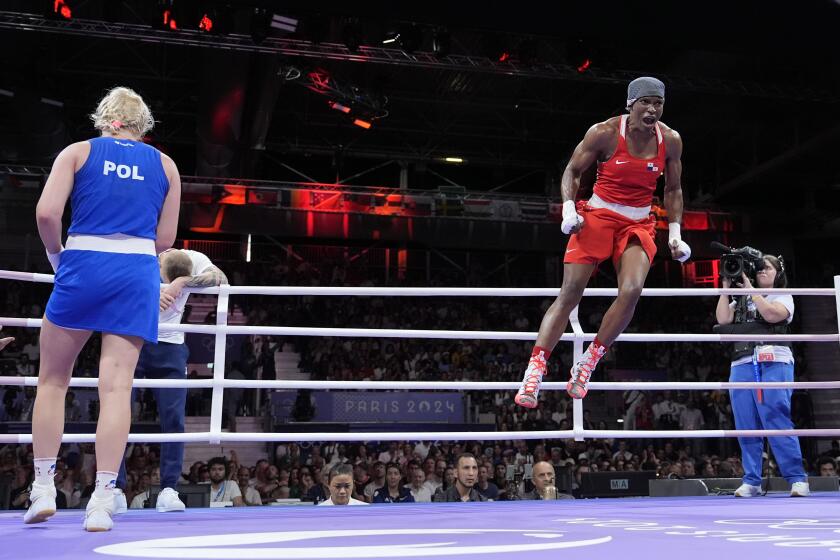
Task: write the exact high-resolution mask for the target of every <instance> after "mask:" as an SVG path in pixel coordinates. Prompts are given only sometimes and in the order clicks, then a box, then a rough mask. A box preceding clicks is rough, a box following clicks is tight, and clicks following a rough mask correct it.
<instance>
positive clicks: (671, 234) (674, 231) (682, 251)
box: [668, 222, 691, 263]
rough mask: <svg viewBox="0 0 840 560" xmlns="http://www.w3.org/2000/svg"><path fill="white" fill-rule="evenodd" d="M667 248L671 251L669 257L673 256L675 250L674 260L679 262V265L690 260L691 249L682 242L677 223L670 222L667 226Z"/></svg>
mask: <svg viewBox="0 0 840 560" xmlns="http://www.w3.org/2000/svg"><path fill="white" fill-rule="evenodd" d="M668 248H669V249H671V255H673V254H674V250H676V253H677V256H675V257H674V259H675V260H678V261H680V262H681V263H684V262H685V261H687V260H688V259H690V258H691V247H689V246H688V243H686V242H685V241H683V240H682V236H681V235H680V224H678V223H677V222H671V223H669V224H668Z"/></svg>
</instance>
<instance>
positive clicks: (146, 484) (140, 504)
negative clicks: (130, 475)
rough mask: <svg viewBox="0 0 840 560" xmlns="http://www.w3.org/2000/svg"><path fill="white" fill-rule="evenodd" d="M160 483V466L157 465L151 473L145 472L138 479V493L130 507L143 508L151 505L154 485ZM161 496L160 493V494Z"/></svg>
mask: <svg viewBox="0 0 840 560" xmlns="http://www.w3.org/2000/svg"><path fill="white" fill-rule="evenodd" d="M153 485H160V468H157V467H155V468H154V469H152V472H151V473H143V475H142V476H141V477H140V480H139V481H138V485H137V488H136V490H137V492H138V493H137V494H136V495H135V496H134V498H132V500H131V503H130V504H129V506H128V507H129V509H143V508H147V507H150V504H149V500H150V499H151V495H152V486H153ZM158 496H159V494H158Z"/></svg>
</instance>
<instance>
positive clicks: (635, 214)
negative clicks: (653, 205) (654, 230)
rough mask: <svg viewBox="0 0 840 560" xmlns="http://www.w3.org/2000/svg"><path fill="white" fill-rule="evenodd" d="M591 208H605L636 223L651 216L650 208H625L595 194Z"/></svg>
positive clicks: (590, 201) (591, 200)
mask: <svg viewBox="0 0 840 560" xmlns="http://www.w3.org/2000/svg"><path fill="white" fill-rule="evenodd" d="M589 206H591V207H592V208H605V209H606V210H612V211H613V212H615V213H616V214H621V215H622V216H624V217H625V218H629V219H631V220H634V221H639V220H644V219H646V218H647V217H648V216H649V215H650V206H642V207H637V206H625V205H624V204H616V203H615V202H607V201H606V200H604V199H602V198H601V197H599V196H598V195H597V194H593V195H592V197H591V198H590V199H589Z"/></svg>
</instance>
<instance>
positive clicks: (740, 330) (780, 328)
mask: <svg viewBox="0 0 840 560" xmlns="http://www.w3.org/2000/svg"><path fill="white" fill-rule="evenodd" d="M748 297H749V296H738V299H737V304H736V305H735V319H734V321H733V322H732V324H731V325H727V327H728V328H727V329H726V333H725V334H754V335H759V336H760V335H762V334H788V333H789V332H790V327H789V326H788V324H787V323H786V322H782V323H768V322H767V321H765V320H764V317H762V316H761V313H760V312H759V311H758V309H757V308H756V307H755V303H753V305H752V308H750V307H749V303H748V301H747V298H748ZM722 334H723V333H722ZM765 344H771V345H773V346H785V347H788V348H789V347H790V343H789V342H779V341H776V340H774V341H771V342H763V341H757V342H735V343H733V345H732V361H733V362H735V361H737V360H740V359H741V358H745V357H747V356H751V355H752V353H753V350H754V349H755V347H756V346H763V345H765Z"/></svg>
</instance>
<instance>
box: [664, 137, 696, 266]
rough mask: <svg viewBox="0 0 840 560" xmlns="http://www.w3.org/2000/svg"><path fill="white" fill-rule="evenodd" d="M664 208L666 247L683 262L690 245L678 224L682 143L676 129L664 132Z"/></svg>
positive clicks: (681, 198) (681, 209)
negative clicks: (666, 228)
mask: <svg viewBox="0 0 840 560" xmlns="http://www.w3.org/2000/svg"><path fill="white" fill-rule="evenodd" d="M665 149H666V158H667V159H666V161H665V210H666V211H667V212H668V248H669V249H671V257H672V258H674V259H675V260H678V261H680V262H685V261H687V260H688V259H689V258H690V257H691V247H689V246H688V244H687V243H686V242H685V241H683V240H682V233H681V231H680V224H681V223H682V215H683V194H682V150H683V143H682V138H680V135H679V133H677V131H676V130H673V129H671V130H669V131H668V132H667V133H666V134H665Z"/></svg>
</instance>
